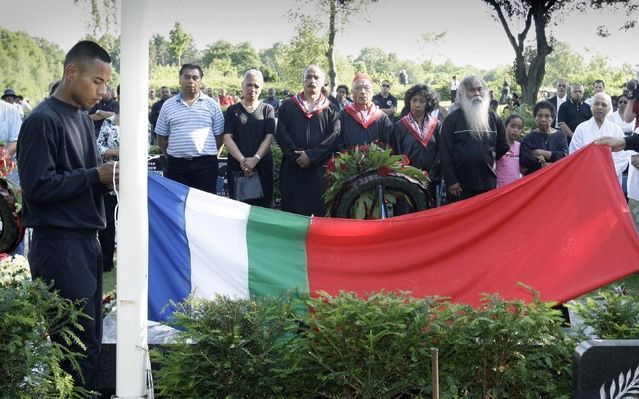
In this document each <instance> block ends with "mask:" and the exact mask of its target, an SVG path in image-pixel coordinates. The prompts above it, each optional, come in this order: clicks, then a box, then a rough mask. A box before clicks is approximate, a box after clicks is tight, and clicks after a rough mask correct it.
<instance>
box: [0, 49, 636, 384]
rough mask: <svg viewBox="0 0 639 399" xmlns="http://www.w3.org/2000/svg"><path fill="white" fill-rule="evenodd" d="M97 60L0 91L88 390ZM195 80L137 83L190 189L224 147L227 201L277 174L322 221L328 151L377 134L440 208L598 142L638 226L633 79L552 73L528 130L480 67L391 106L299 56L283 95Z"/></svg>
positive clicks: (94, 324) (94, 285) (101, 92)
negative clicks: (32, 102)
mask: <svg viewBox="0 0 639 399" xmlns="http://www.w3.org/2000/svg"><path fill="white" fill-rule="evenodd" d="M110 62H111V58H110V56H109V55H108V53H106V51H104V49H102V48H101V47H100V46H99V45H97V44H95V43H93V42H90V41H82V42H79V43H78V44H76V45H75V46H74V47H73V48H72V49H71V50H70V51H69V52H68V53H67V55H66V57H65V61H64V75H63V78H62V80H61V81H59V82H57V83H56V85H54V86H53V87H52V92H51V96H50V97H49V98H47V99H45V100H44V101H43V102H42V103H41V104H40V105H38V107H36V108H35V109H33V110H29V111H30V115H29V116H28V117H27V118H26V119H25V120H24V122H23V121H22V117H21V116H20V112H19V110H20V109H22V110H23V111H24V110H25V109H26V108H24V105H22V104H20V103H19V102H18V103H16V102H15V101H13V99H14V98H15V97H17V96H16V95H15V92H14V91H13V90H10V89H8V90H6V91H5V92H4V95H3V97H2V99H3V100H6V101H1V102H0V128H1V130H2V131H1V133H2V135H3V137H2V139H3V140H4V143H5V146H6V147H7V148H8V150H9V152H10V153H11V154H13V153H17V162H18V172H19V178H20V184H21V187H22V190H23V210H24V214H23V221H24V223H25V225H26V226H27V227H29V228H31V229H32V231H33V234H32V242H31V247H30V252H29V261H30V265H31V270H32V274H33V276H34V277H42V278H43V279H44V280H45V281H48V282H52V283H53V284H54V285H53V287H54V288H55V289H58V290H60V293H61V294H62V295H63V296H64V297H66V298H70V299H82V300H83V301H84V310H85V312H86V313H87V314H88V315H89V316H90V317H91V318H90V319H83V320H81V321H80V322H81V324H82V327H83V329H82V330H81V331H78V332H77V333H78V336H79V337H80V339H81V341H82V343H83V344H84V345H85V346H86V351H85V353H86V354H87V356H86V357H85V358H84V359H82V360H81V363H80V366H81V370H73V368H72V367H71V365H64V367H65V369H66V370H68V371H70V372H71V373H72V375H74V376H76V377H77V381H84V383H83V385H84V386H85V387H87V388H89V389H93V388H95V383H96V370H97V359H98V356H99V350H100V349H99V348H100V344H99V343H100V340H101V318H102V316H101V294H102V271H103V270H109V269H110V268H112V267H113V252H114V235H115V226H114V215H113V214H114V209H113V208H114V207H115V204H116V199H115V196H114V195H113V194H114V193H113V191H112V190H113V188H114V187H113V184H114V182H115V183H117V181H118V176H119V171H118V168H117V166H116V164H115V162H114V161H117V159H118V157H119V147H120V131H119V125H120V124H119V103H118V98H119V96H120V90H119V87H118V88H117V89H116V90H112V89H111V88H110V87H109V85H108V82H109V80H110V74H111V66H110ZM203 77H204V72H203V70H202V68H201V67H200V66H199V65H194V64H185V65H183V66H182V67H181V69H180V71H179V75H178V77H177V78H178V81H179V88H180V90H179V92H178V93H177V94H173V93H172V92H171V90H170V88H168V87H161V88H160V89H159V93H160V97H159V98H156V97H155V91H154V90H153V91H152V92H150V93H149V100H150V110H149V123H150V141H151V144H156V143H157V145H158V146H159V148H160V150H161V151H162V154H163V155H164V156H165V157H166V159H167V167H166V174H165V176H166V177H167V178H169V179H173V180H175V181H178V182H180V183H183V184H185V185H188V186H190V187H193V188H197V189H200V190H203V191H207V192H210V193H216V192H217V181H218V174H219V172H218V155H219V154H220V150H221V147H222V145H225V146H226V148H227V149H228V154H229V157H228V166H227V172H226V173H227V176H226V177H227V179H228V183H229V196H230V197H231V198H234V199H236V198H238V190H239V186H240V184H239V182H240V178H246V177H251V176H253V177H257V178H256V179H253V182H254V183H252V184H257V185H259V186H260V190H259V192H260V195H258V196H256V197H255V196H254V197H251V198H248V199H245V200H244V201H245V202H247V203H250V204H252V205H256V206H262V207H272V206H273V192H274V176H275V174H276V173H279V182H280V187H279V188H280V192H281V209H282V210H283V211H287V212H293V213H297V214H300V215H316V216H324V215H325V214H326V207H325V204H324V201H323V197H322V196H323V194H324V192H325V189H326V164H327V162H328V161H329V159H330V157H331V156H334V154H335V153H336V152H338V151H347V150H349V149H350V148H353V147H355V146H359V145H365V144H370V143H373V142H378V143H382V145H386V146H388V147H390V148H392V150H393V152H394V153H397V154H403V155H406V156H407V157H408V158H409V160H410V163H411V165H413V166H415V167H417V168H420V169H422V170H423V171H424V172H426V173H428V175H429V177H430V179H431V183H432V184H431V189H432V190H433V193H438V194H437V195H438V197H439V198H438V201H437V202H436V203H437V204H446V203H454V202H458V201H462V200H465V199H468V198H471V197H473V196H476V195H479V194H482V193H485V192H487V191H489V190H492V189H495V188H496V187H499V186H503V185H507V184H510V183H512V182H514V181H516V180H517V179H519V178H520V177H521V176H525V175H528V174H531V173H535V172H536V171H538V170H540V169H542V168H544V167H547V166H548V165H551V164H552V163H554V162H556V161H558V160H560V159H561V158H563V157H566V156H567V155H568V154H569V153H572V152H575V151H577V150H579V148H581V147H583V146H585V145H587V144H589V143H591V142H593V141H595V142H597V143H599V144H605V145H609V146H611V147H612V148H613V149H614V150H615V151H617V152H615V153H614V155H613V160H614V165H615V169H616V171H617V173H618V175H619V178H620V184H622V183H623V180H624V179H623V175H624V171H625V170H626V169H628V170H629V173H628V179H627V180H628V183H627V192H628V196H629V199H630V207H631V210H632V213H633V215H634V217H635V221H636V222H639V169H637V167H638V166H639V155H636V154H635V153H634V152H632V151H630V150H635V151H639V135H635V134H634V133H635V132H637V133H639V130H636V129H637V120H636V117H637V114H638V113H639V104H638V102H637V100H636V98H637V94H639V93H638V92H637V90H636V87H635V88H634V89H632V88H631V87H629V88H628V90H626V91H624V92H623V93H621V94H620V95H618V96H616V103H615V104H613V100H612V98H611V96H610V95H609V94H607V93H605V85H604V82H603V81H596V82H594V86H593V88H594V90H595V95H593V96H592V97H591V98H589V99H587V100H584V99H583V86H582V85H581V84H578V83H573V84H572V85H569V84H568V82H567V80H566V79H558V80H557V81H556V82H555V88H556V95H555V96H554V97H552V98H550V99H548V100H542V101H540V102H538V103H537V104H536V105H535V106H534V110H533V116H534V123H535V127H534V129H532V130H531V131H530V132H527V133H526V132H524V118H523V117H522V116H520V115H517V114H514V113H513V114H511V115H508V116H507V117H506V118H505V120H504V121H503V122H502V118H501V117H500V116H499V115H498V113H497V112H496V109H495V108H494V106H493V105H494V104H493V101H494V99H491V93H490V91H489V90H488V86H487V84H486V82H485V81H484V80H483V79H482V78H481V77H479V76H467V77H464V78H463V79H462V80H457V77H456V76H455V77H453V81H452V83H451V86H450V91H451V95H453V98H454V102H453V104H451V106H450V107H449V108H448V109H446V108H444V107H442V106H441V105H440V104H439V98H440V97H439V95H438V93H437V92H436V91H435V90H433V88H432V87H429V86H428V85H426V84H415V85H413V86H411V87H410V88H408V90H407V91H406V93H405V95H404V108H403V109H402V110H401V113H400V114H399V115H397V111H398V109H397V107H398V101H397V98H396V97H394V96H393V95H392V94H391V82H389V81H387V80H384V81H382V82H380V83H381V84H380V86H379V92H377V93H375V91H376V90H375V89H376V83H375V81H374V80H373V79H372V78H371V77H370V76H369V75H367V74H363V73H357V74H356V75H355V76H354V77H353V79H352V81H351V83H350V85H346V84H341V85H339V86H337V88H336V96H333V95H332V93H330V92H329V88H328V85H327V82H326V76H325V74H324V72H323V71H322V69H321V68H320V67H319V66H317V65H310V66H308V67H307V68H306V69H305V70H304V71H303V74H302V76H301V78H302V79H301V86H302V90H301V91H300V92H299V93H297V94H294V95H287V96H286V98H284V99H283V100H281V99H278V98H277V97H276V93H275V90H274V89H272V88H269V89H268V91H267V95H266V96H265V98H264V99H261V93H262V89H263V88H264V78H263V76H262V73H261V72H260V71H259V70H255V69H251V70H249V71H247V72H246V73H245V74H244V76H243V77H242V81H241V86H242V93H241V96H238V98H233V96H230V95H228V94H227V93H226V92H225V91H224V90H221V91H220V95H219V96H215V95H214V93H213V91H212V90H211V88H208V89H206V90H205V89H203V88H202V80H203ZM568 89H570V90H568ZM125 95H126V93H125ZM509 99H510V100H511V101H512V93H511V92H510V87H509V86H508V83H507V82H504V87H503V90H502V92H501V98H500V100H501V101H502V102H505V103H507V104H508V101H509ZM491 100H493V101H491ZM509 105H511V106H512V104H509ZM512 109H513V108H511V110H512ZM87 110H88V111H87ZM275 142H276V143H277V145H278V146H279V147H280V148H281V150H282V162H281V167H280V170H279V171H277V170H274V162H273V156H272V153H271V147H272V145H273V143H275ZM601 167H605V166H604V165H601ZM242 184H244V183H242ZM52 338H53V339H59V340H60V339H62V338H61V337H52Z"/></svg>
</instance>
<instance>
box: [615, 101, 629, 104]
mask: <svg viewBox="0 0 639 399" xmlns="http://www.w3.org/2000/svg"><path fill="white" fill-rule="evenodd" d="M617 104H628V101H617Z"/></svg>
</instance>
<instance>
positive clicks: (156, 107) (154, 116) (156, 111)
mask: <svg viewBox="0 0 639 399" xmlns="http://www.w3.org/2000/svg"><path fill="white" fill-rule="evenodd" d="M209 97H210V96H209ZM169 98H171V89H169V88H168V87H166V86H162V87H160V101H158V102H156V103H155V104H153V105H152V106H151V112H149V123H150V124H151V140H150V141H151V143H150V144H151V145H155V143H156V142H157V135H156V134H155V124H156V123H158V118H159V117H160V111H161V110H162V106H163V105H164V102H165V101H166V100H168V99H169Z"/></svg>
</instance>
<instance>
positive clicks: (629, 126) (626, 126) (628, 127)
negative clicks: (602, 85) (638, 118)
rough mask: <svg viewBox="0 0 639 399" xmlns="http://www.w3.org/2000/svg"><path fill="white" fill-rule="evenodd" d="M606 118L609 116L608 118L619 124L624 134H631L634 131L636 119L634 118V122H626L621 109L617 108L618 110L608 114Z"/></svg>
mask: <svg viewBox="0 0 639 399" xmlns="http://www.w3.org/2000/svg"><path fill="white" fill-rule="evenodd" d="M606 118H608V120H609V121H610V122H612V123H614V124H615V125H618V126H619V127H620V128H621V130H623V133H624V134H631V133H632V131H633V130H634V129H635V120H634V119H633V120H632V122H624V120H623V117H622V116H621V114H620V113H619V110H617V112H613V113H612V114H608V116H606Z"/></svg>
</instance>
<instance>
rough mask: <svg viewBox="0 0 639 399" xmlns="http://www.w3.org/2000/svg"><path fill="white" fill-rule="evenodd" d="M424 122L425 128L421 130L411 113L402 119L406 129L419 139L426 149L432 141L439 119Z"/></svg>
mask: <svg viewBox="0 0 639 399" xmlns="http://www.w3.org/2000/svg"><path fill="white" fill-rule="evenodd" d="M424 122H425V123H424V126H423V127H422V128H421V129H420V127H419V123H418V122H417V121H416V120H415V118H414V117H413V114H412V113H410V112H409V113H408V114H407V115H406V116H405V117H403V118H402V123H403V124H404V126H405V127H406V129H408V131H409V132H410V134H412V135H413V137H415V139H417V141H418V142H419V143H420V144H421V145H422V147H426V146H427V145H428V143H429V142H430V139H431V138H433V134H434V133H435V128H436V127H437V122H438V120H437V118H429V119H428V120H424ZM426 122H427V123H426Z"/></svg>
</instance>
